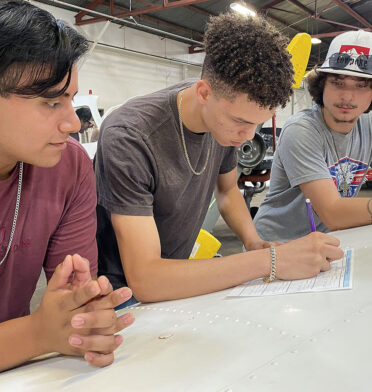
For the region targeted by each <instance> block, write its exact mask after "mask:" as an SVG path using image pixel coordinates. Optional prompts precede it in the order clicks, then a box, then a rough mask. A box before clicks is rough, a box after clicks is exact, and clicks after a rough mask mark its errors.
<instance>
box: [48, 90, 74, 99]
mask: <svg viewBox="0 0 372 392" xmlns="http://www.w3.org/2000/svg"><path fill="white" fill-rule="evenodd" d="M57 92H58V90H49V91H48V93H52V94H53V93H57ZM78 92H79V91H76V92H75V93H74V94H73V95H72V99H74V98H75V96H76V94H77V93H78ZM60 97H63V98H70V97H71V94H70V93H67V92H64V93H63V94H62V95H58V96H57V97H55V98H60ZM55 98H50V99H55Z"/></svg>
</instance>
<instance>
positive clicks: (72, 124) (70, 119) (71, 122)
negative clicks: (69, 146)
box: [59, 104, 81, 133]
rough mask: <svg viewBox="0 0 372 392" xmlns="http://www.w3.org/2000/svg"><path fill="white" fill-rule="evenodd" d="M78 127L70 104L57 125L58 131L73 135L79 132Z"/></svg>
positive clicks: (77, 121) (78, 124)
mask: <svg viewBox="0 0 372 392" xmlns="http://www.w3.org/2000/svg"><path fill="white" fill-rule="evenodd" d="M80 127H81V123H80V119H79V117H78V116H77V115H76V113H75V110H74V108H73V106H72V104H69V107H68V108H67V110H66V112H65V113H64V116H63V118H62V121H61V123H60V125H59V130H60V131H61V132H63V133H75V132H78V131H80Z"/></svg>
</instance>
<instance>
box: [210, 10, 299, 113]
mask: <svg viewBox="0 0 372 392" xmlns="http://www.w3.org/2000/svg"><path fill="white" fill-rule="evenodd" d="M288 41H289V40H288V38H287V37H285V36H283V35H282V34H280V33H279V31H278V30H277V29H276V28H275V27H273V26H272V25H270V24H269V23H268V22H267V21H266V20H265V19H263V18H262V17H259V16H256V17H246V16H240V15H237V14H231V13H227V14H221V15H219V16H216V17H212V18H211V19H210V22H209V23H208V26H207V29H206V32H205V35H204V44H205V53H206V54H205V60H204V65H203V70H202V79H206V80H207V81H208V82H209V83H210V84H211V87H212V90H214V91H215V92H216V94H217V95H220V96H223V97H225V98H227V99H230V100H233V99H234V98H235V97H236V95H237V94H242V93H243V94H248V98H249V99H250V100H252V101H254V102H256V103H258V104H259V105H260V106H262V107H268V108H270V109H273V108H275V107H277V106H285V105H286V103H287V102H288V101H289V98H290V95H291V93H292V84H293V82H294V79H293V74H294V71H293V66H292V63H291V55H290V54H289V52H288V51H287V45H288Z"/></svg>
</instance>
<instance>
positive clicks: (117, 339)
mask: <svg viewBox="0 0 372 392" xmlns="http://www.w3.org/2000/svg"><path fill="white" fill-rule="evenodd" d="M122 343H123V338H122V336H121V335H115V344H116V345H117V346H120V345H121V344H122Z"/></svg>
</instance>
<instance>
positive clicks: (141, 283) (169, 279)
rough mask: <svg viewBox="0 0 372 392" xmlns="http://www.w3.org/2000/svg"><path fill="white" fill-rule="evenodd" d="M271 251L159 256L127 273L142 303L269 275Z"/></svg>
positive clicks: (129, 282)
mask: <svg viewBox="0 0 372 392" xmlns="http://www.w3.org/2000/svg"><path fill="white" fill-rule="evenodd" d="M269 253H270V250H269V249H262V250H256V251H251V252H246V253H239V254H235V255H231V256H227V257H218V258H213V259H200V260H176V259H157V260H152V261H151V262H149V263H147V265H146V266H145V267H144V269H142V270H137V271H134V270H132V271H130V270H129V271H127V270H126V271H125V274H126V277H127V280H128V284H129V286H130V287H131V289H132V291H133V294H134V296H135V297H136V298H137V299H138V300H139V301H141V302H156V301H165V300H172V299H179V298H186V297H192V296H197V295H201V294H207V293H211V292H214V291H219V290H223V289H226V288H229V287H233V286H236V285H238V284H241V283H243V282H247V281H249V280H253V279H257V278H259V277H262V276H266V275H269V273H270V254H269ZM133 265H135V263H133Z"/></svg>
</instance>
